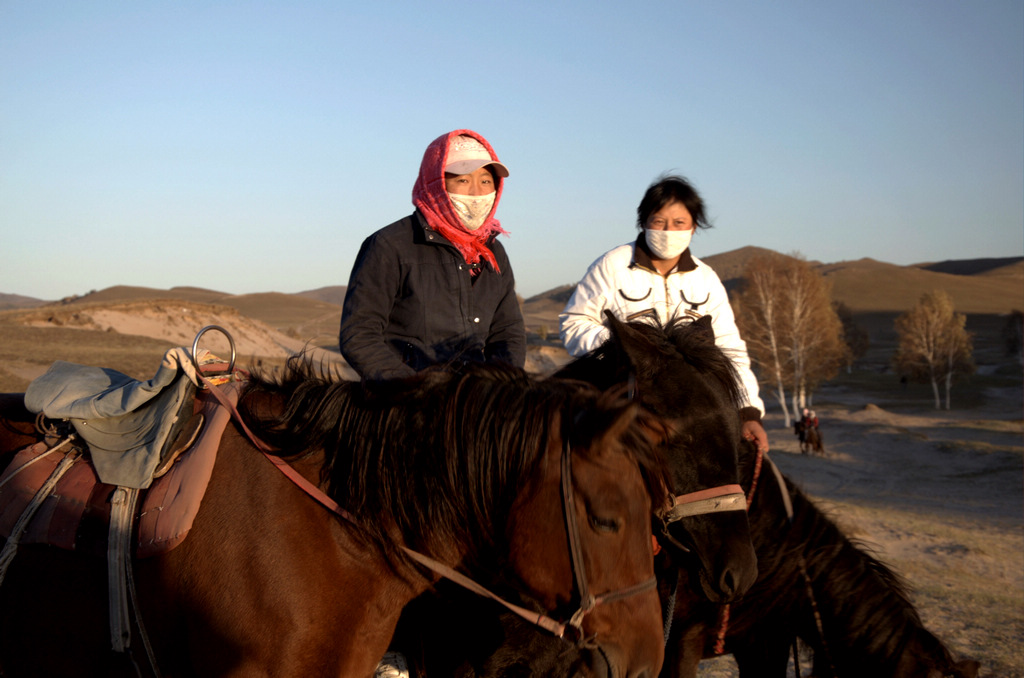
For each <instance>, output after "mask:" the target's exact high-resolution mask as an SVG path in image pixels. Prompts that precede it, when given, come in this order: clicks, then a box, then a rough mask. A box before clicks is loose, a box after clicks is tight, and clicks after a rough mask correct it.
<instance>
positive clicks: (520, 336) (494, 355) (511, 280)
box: [484, 256, 526, 367]
mask: <svg viewBox="0 0 1024 678" xmlns="http://www.w3.org/2000/svg"><path fill="white" fill-rule="evenodd" d="M500 266H501V271H502V273H501V277H502V280H503V281H505V283H506V284H505V293H504V295H502V297H501V299H500V300H499V301H498V306H497V308H496V309H495V311H494V317H493V319H492V320H491V327H490V332H489V334H488V336H487V346H486V347H485V348H484V354H485V356H486V358H487V360H488V361H491V360H498V361H501V362H505V363H508V364H510V365H513V366H515V367H523V366H524V365H525V364H526V325H525V324H524V323H523V312H522V311H521V310H520V308H519V298H518V297H517V296H516V279H515V275H514V274H513V273H512V265H511V264H510V263H509V261H508V257H507V256H505V257H504V258H503V259H502V261H500Z"/></svg>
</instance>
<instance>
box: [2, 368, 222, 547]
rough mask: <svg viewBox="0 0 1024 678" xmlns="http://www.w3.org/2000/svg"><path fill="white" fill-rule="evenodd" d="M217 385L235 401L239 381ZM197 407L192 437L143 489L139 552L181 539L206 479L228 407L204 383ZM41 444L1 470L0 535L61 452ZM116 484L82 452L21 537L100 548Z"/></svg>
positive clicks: (8, 530) (8, 532)
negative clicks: (197, 426) (200, 418)
mask: <svg viewBox="0 0 1024 678" xmlns="http://www.w3.org/2000/svg"><path fill="white" fill-rule="evenodd" d="M217 388H221V391H222V393H224V394H225V395H226V396H228V398H229V400H231V402H232V403H234V402H237V399H238V389H239V385H238V384H237V383H228V384H225V385H223V386H219V387H217ZM195 409H196V411H197V412H202V414H203V415H204V417H205V420H206V424H205V426H203V429H202V431H200V433H199V436H198V437H197V438H196V441H195V442H194V443H193V444H192V446H191V447H190V448H189V449H188V450H186V451H185V452H184V453H183V454H182V455H181V457H180V458H179V459H178V461H177V462H176V463H175V464H174V465H173V466H171V469H170V470H169V471H168V472H167V473H166V474H165V475H163V476H161V477H160V478H158V479H157V480H156V481H154V482H153V483H152V485H151V486H150V487H149V489H148V490H145V491H144V494H143V497H142V501H141V502H140V503H141V507H142V508H141V510H140V512H139V515H138V542H137V544H138V545H137V548H136V555H137V556H138V557H140V558H145V557H149V556H154V555H157V554H160V553H163V552H165V551H168V550H170V549H172V548H174V547H175V546H177V545H178V544H180V543H181V541H182V540H184V539H185V536H186V535H187V534H188V531H189V530H190V529H191V527H192V522H193V520H194V519H195V515H196V513H197V512H198V511H199V505H200V502H201V500H202V497H203V495H204V494H205V492H206V487H207V485H208V484H209V481H210V476H211V474H212V472H213V465H214V462H215V461H216V456H217V449H218V447H219V446H220V440H221V436H222V435H223V433H224V429H225V428H226V427H227V423H228V421H229V419H230V418H231V413H230V411H229V410H228V409H227V408H225V407H223V406H221V405H220V404H219V402H218V401H217V400H216V398H214V397H213V396H212V395H211V394H210V393H209V392H208V391H200V392H198V394H197V396H196V406H195ZM46 452H47V447H46V445H45V444H44V443H39V444H36V445H33V446H30V447H27V448H25V449H23V450H21V451H19V452H18V453H17V454H16V455H15V457H14V459H13V460H12V461H11V463H10V464H9V465H8V467H7V469H6V470H5V471H4V473H3V475H0V535H2V536H3V537H4V538H8V537H10V535H11V532H12V530H13V528H14V526H15V524H16V523H17V522H18V519H19V518H20V517H21V515H22V513H23V512H24V510H25V508H26V507H27V506H28V505H29V504H30V503H31V502H32V500H33V498H34V497H35V495H36V493H37V491H38V490H39V488H40V487H41V486H42V485H43V484H44V483H45V482H46V480H47V479H48V478H49V477H50V475H51V474H52V472H53V470H54V469H55V468H56V466H57V464H58V463H59V462H60V461H61V459H62V458H63V455H62V454H61V453H60V452H57V453H54V454H50V455H47V456H43V455H45V454H46ZM40 457H42V458H40ZM34 460H36V461H34ZM115 489H116V486H115V485H111V484H107V483H102V482H101V481H100V478H99V476H98V475H97V473H96V469H95V467H94V465H93V463H92V461H91V460H90V458H89V456H88V455H84V456H82V457H80V458H79V459H78V460H76V461H75V463H74V464H73V465H72V467H71V469H70V470H69V471H68V472H67V473H66V474H65V475H64V476H63V477H62V478H61V479H60V481H59V482H58V483H57V486H56V489H55V490H54V492H53V493H52V494H51V495H50V496H48V497H47V498H46V499H45V500H44V502H43V504H42V506H41V507H40V508H39V510H38V511H37V513H36V515H35V516H34V517H33V519H32V521H31V522H30V523H29V525H28V527H27V530H26V532H25V533H24V535H23V536H22V538H21V543H22V544H51V545H53V546H58V547H60V548H64V549H69V550H80V551H81V550H84V551H93V550H95V551H96V552H97V553H103V554H105V553H106V545H105V540H106V531H107V521H108V519H109V515H110V503H109V499H110V495H111V494H112V493H113V492H114V490H115Z"/></svg>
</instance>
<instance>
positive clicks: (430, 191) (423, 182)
mask: <svg viewBox="0 0 1024 678" xmlns="http://www.w3.org/2000/svg"><path fill="white" fill-rule="evenodd" d="M460 135H465V136H468V137H473V138H474V139H476V140H477V141H479V142H480V143H481V144H483V145H484V148H486V149H487V152H488V153H490V154H491V159H492V160H494V161H495V162H498V155H497V154H496V153H495V152H494V149H493V148H491V145H490V144H489V143H487V139H484V138H483V137H482V136H480V135H479V134H477V133H476V132H474V131H472V130H468V129H457V130H455V131H454V132H448V133H447V134H442V135H441V136H439V137H438V138H436V139H434V140H433V141H432V142H430V145H429V146H427V150H426V151H425V152H424V153H423V162H422V163H420V174H419V176H418V177H416V183H415V184H414V185H413V187H412V204H413V205H415V206H416V209H418V210H419V211H420V213H421V214H422V215H423V217H424V218H425V219H426V220H427V223H428V224H429V225H430V227H431V228H432V229H434V230H435V231H437V232H438V233H440V234H441V235H443V236H444V237H445V238H447V239H448V241H449V242H451V243H452V244H453V245H455V247H456V248H457V249H458V250H459V252H461V253H462V257H463V258H464V259H465V260H466V263H467V264H477V263H480V259H481V257H482V258H483V259H485V260H486V261H487V262H488V263H489V264H490V265H491V266H492V267H493V268H494V270H495V271H498V262H497V261H495V260H494V253H493V252H491V249H490V248H489V247H488V246H487V242H488V241H489V240H490V239H491V237H493V236H494V235H496V234H498V233H503V234H505V235H508V232H507V231H505V230H504V229H502V228H501V223H500V222H499V221H498V220H497V219H495V218H494V212H495V211H496V210H497V209H498V201H499V200H501V190H502V188H504V185H505V182H504V180H500V181H498V182H497V184H498V186H497V195H495V196H494V206H493V207H492V208H491V213H490V215H488V217H487V219H486V220H485V221H484V223H483V225H482V226H480V228H478V229H476V230H475V231H467V230H466V228H465V227H464V226H463V225H462V219H460V218H459V215H458V214H456V213H455V208H454V207H452V201H451V199H450V198H449V197H448V191H447V189H446V188H445V183H444V167H445V164H446V161H447V159H448V144H449V142H450V141H451V139H453V138H455V137H457V136H460ZM499 272H500V271H499Z"/></svg>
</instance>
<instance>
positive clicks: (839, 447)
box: [701, 387, 1024, 678]
mask: <svg viewBox="0 0 1024 678" xmlns="http://www.w3.org/2000/svg"><path fill="white" fill-rule="evenodd" d="M989 395H990V396H992V402H993V403H994V404H993V405H992V406H991V407H988V408H987V409H986V410H985V411H979V410H970V411H966V412H956V411H953V412H942V413H939V412H936V411H935V410H933V409H928V407H927V405H925V404H922V406H921V407H920V408H919V409H913V410H910V411H903V412H901V413H899V414H896V413H893V412H887V411H885V410H882V409H880V408H878V407H875V406H874V405H872V404H870V403H867V402H864V401H863V399H862V398H860V397H858V396H857V395H856V394H851V393H845V392H843V391H841V390H839V389H829V388H827V387H826V388H824V389H823V390H822V391H821V392H820V393H819V394H818V396H817V399H818V402H819V403H822V404H821V405H817V406H816V407H815V410H816V411H817V414H818V417H819V419H820V421H821V429H822V432H823V437H824V442H825V451H826V455H825V456H824V457H817V456H814V457H812V456H805V455H801V454H800V452H799V446H798V444H797V440H796V437H795V436H794V435H793V434H792V432H791V431H790V430H788V429H786V428H784V422H783V419H782V416H781V414H774V415H771V414H770V415H769V417H768V420H767V425H768V432H769V436H770V440H771V446H772V452H771V455H772V457H773V459H774V460H775V462H776V463H777V464H778V465H779V467H780V468H781V469H782V470H783V472H784V473H786V474H787V475H788V476H789V477H790V478H792V479H794V480H795V481H797V483H798V484H799V485H800V486H801V487H802V488H803V489H805V490H806V491H807V492H808V493H809V494H810V495H811V496H812V497H813V498H814V499H815V500H816V503H817V504H818V505H819V506H820V507H822V508H823V509H824V510H826V511H827V512H828V513H829V515H831V516H832V517H833V519H834V520H836V522H837V523H838V524H839V525H840V526H841V527H842V528H843V529H844V531H845V532H846V533H847V534H848V535H849V536H852V537H855V538H857V539H858V540H862V541H864V542H866V543H867V544H868V545H870V546H871V548H872V549H873V552H874V555H876V557H879V558H880V559H881V560H882V561H884V562H885V563H887V564H888V565H889V566H890V567H892V568H893V569H894V570H896V571H897V572H898V573H899V574H901V575H902V576H903V577H904V578H905V579H906V580H907V581H908V583H909V584H910V587H911V589H912V591H913V600H914V603H915V605H916V606H917V607H918V610H919V612H920V614H921V617H922V619H923V620H924V622H925V624H926V626H927V627H928V628H929V629H930V630H931V631H932V632H933V633H935V634H936V635H937V636H939V637H940V638H941V639H943V640H944V641H945V642H946V644H947V646H949V647H950V648H951V650H952V651H953V653H954V655H955V656H958V657H969V658H973V659H977V660H979V661H981V662H982V671H981V675H983V676H1000V677H1004V678H1005V677H1011V678H1012V677H1024V425H1022V420H1021V415H1022V394H1021V389H1019V388H1017V389H1007V390H1005V391H1002V392H998V393H996V392H993V393H990V394H989ZM803 668H804V671H805V675H806V671H807V670H808V666H807V665H806V664H804V666H803ZM701 675H702V676H709V677H713V678H726V677H730V678H731V677H734V676H738V675H739V674H738V672H737V671H736V669H735V664H734V663H733V662H732V659H731V658H730V657H723V658H720V659H716V660H710V661H705V662H703V663H702V665H701ZM791 675H792V674H791Z"/></svg>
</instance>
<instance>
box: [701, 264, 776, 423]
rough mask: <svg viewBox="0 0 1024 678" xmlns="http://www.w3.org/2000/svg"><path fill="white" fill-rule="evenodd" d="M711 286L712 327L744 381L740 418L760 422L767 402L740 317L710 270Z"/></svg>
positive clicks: (741, 379) (709, 298)
mask: <svg viewBox="0 0 1024 678" xmlns="http://www.w3.org/2000/svg"><path fill="white" fill-rule="evenodd" d="M705 277H706V284H707V286H708V308H707V313H708V314H709V315H710V316H711V326H712V328H713V329H714V331H715V343H716V344H718V346H719V348H721V349H722V351H723V352H725V354H726V355H727V356H729V358H731V359H732V361H733V364H734V365H735V366H736V372H737V373H738V374H739V377H740V414H741V417H742V418H743V419H744V420H750V419H753V420H759V419H761V417H763V416H764V412H765V410H764V402H763V401H762V400H761V397H760V395H759V387H758V384H757V376H756V375H755V374H754V371H753V370H752V369H751V368H750V355H749V354H748V353H747V342H745V341H743V338H742V337H741V336H740V330H739V328H738V327H737V326H736V316H735V315H734V314H733V311H732V305H730V304H729V295H728V293H727V292H726V291H725V287H724V286H723V285H722V281H721V280H720V279H719V278H718V274H716V273H715V272H714V271H713V270H711V269H710V268H707V269H706V270H705ZM755 410H756V414H755Z"/></svg>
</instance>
